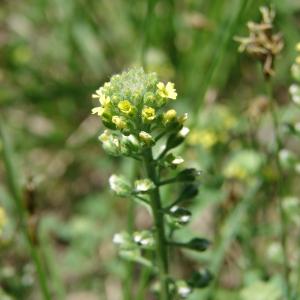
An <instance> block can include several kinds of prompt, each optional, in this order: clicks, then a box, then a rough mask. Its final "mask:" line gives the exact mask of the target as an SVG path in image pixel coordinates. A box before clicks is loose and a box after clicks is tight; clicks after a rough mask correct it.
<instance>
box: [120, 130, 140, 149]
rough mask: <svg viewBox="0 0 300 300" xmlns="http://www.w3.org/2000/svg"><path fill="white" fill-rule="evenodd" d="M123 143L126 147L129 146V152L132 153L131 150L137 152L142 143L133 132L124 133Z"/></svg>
mask: <svg viewBox="0 0 300 300" xmlns="http://www.w3.org/2000/svg"><path fill="white" fill-rule="evenodd" d="M122 143H123V144H124V146H125V147H127V148H128V150H129V151H128V152H129V154H130V152H134V153H137V152H139V151H140V148H141V145H140V143H139V141H138V139H137V138H136V137H135V136H134V135H133V134H130V135H128V136H125V135H123V136H122Z"/></svg>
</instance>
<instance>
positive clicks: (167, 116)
mask: <svg viewBox="0 0 300 300" xmlns="http://www.w3.org/2000/svg"><path fill="white" fill-rule="evenodd" d="M176 115H177V112H176V110H175V109H169V110H168V111H167V112H165V113H164V114H163V123H164V125H167V124H169V123H171V122H173V121H174V120H175V118H176Z"/></svg>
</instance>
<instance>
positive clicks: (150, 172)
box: [143, 149, 170, 300]
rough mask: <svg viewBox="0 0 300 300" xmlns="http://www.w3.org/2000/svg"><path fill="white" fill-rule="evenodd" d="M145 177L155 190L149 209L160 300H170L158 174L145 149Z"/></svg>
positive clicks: (152, 160) (151, 158)
mask: <svg viewBox="0 0 300 300" xmlns="http://www.w3.org/2000/svg"><path fill="white" fill-rule="evenodd" d="M143 159H144V165H145V168H146V172H147V176H148V177H149V179H151V180H152V181H153V182H154V184H155V186H156V187H155V188H154V189H153V190H151V193H150V198H151V208H152V214H153V219H154V226H155V229H156V230H155V242H156V243H155V244H156V256H157V262H158V271H159V281H160V300H170V294H169V288H168V247H167V242H166V235H165V224H164V213H163V210H162V205H161V198H160V191H159V187H158V185H157V184H158V182H159V178H158V174H157V170H156V168H155V161H154V159H153V155H152V150H151V149H147V150H146V151H145V152H144V155H143Z"/></svg>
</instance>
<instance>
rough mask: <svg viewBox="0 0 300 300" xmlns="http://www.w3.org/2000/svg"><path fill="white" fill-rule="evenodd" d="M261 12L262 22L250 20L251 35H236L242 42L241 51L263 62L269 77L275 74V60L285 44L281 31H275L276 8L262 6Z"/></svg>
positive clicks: (238, 40)
mask: <svg viewBox="0 0 300 300" xmlns="http://www.w3.org/2000/svg"><path fill="white" fill-rule="evenodd" d="M260 12H261V15H262V20H261V22H260V23H255V22H252V21H250V22H248V24H247V27H248V30H249V36H248V37H235V40H236V41H237V42H239V43H240V47H239V51H241V52H244V51H246V52H247V53H248V54H249V55H251V56H253V57H254V58H256V59H258V60H259V61H260V62H261V63H262V65H263V72H264V75H265V77H266V78H268V77H270V76H273V75H274V72H275V71H274V60H275V58H276V56H277V55H278V54H279V53H280V52H281V50H282V49H283V45H284V44H283V40H282V35H281V33H274V26H273V21H274V18H275V12H274V10H273V9H271V8H267V7H261V8H260Z"/></svg>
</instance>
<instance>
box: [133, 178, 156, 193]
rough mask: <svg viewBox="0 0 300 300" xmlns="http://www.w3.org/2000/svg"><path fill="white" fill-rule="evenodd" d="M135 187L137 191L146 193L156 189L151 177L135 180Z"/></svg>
mask: <svg viewBox="0 0 300 300" xmlns="http://www.w3.org/2000/svg"><path fill="white" fill-rule="evenodd" d="M134 187H135V191H136V192H141V193H143V192H144V193H145V192H148V191H149V190H152V189H154V188H155V185H154V183H153V182H152V181H151V180H150V179H148V178H146V179H140V180H136V181H135V182H134Z"/></svg>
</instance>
